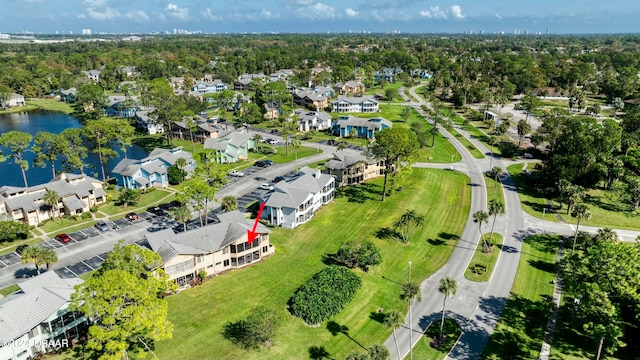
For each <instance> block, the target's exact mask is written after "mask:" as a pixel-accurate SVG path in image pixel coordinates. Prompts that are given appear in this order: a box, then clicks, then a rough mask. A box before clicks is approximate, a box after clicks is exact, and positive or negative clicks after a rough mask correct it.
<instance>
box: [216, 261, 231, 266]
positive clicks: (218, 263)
mask: <svg viewBox="0 0 640 360" xmlns="http://www.w3.org/2000/svg"><path fill="white" fill-rule="evenodd" d="M225 261H229V260H225ZM220 264H222V263H221V262H220V261H218V262H217V263H216V266H218V265H220ZM225 266H227V265H225Z"/></svg>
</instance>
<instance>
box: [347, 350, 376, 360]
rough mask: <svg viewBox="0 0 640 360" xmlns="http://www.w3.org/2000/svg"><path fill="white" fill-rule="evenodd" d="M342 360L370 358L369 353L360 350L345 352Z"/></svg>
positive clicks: (364, 359)
mask: <svg viewBox="0 0 640 360" xmlns="http://www.w3.org/2000/svg"><path fill="white" fill-rule="evenodd" d="M344 360H370V359H369V354H367V353H363V352H360V351H354V352H351V353H349V354H347V357H345V358H344Z"/></svg>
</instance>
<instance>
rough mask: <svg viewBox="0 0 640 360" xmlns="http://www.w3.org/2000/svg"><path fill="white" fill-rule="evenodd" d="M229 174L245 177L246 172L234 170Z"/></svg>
mask: <svg viewBox="0 0 640 360" xmlns="http://www.w3.org/2000/svg"><path fill="white" fill-rule="evenodd" d="M229 176H235V177H243V176H244V173H243V172H242V171H238V170H233V171H232V172H230V173H229Z"/></svg>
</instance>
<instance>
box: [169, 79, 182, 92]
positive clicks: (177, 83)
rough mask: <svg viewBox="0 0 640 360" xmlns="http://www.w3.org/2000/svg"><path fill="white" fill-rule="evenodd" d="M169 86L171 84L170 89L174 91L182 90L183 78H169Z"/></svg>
mask: <svg viewBox="0 0 640 360" xmlns="http://www.w3.org/2000/svg"><path fill="white" fill-rule="evenodd" d="M169 84H171V87H172V88H173V89H174V90H176V89H182V86H183V85H184V77H183V76H178V77H170V78H169Z"/></svg>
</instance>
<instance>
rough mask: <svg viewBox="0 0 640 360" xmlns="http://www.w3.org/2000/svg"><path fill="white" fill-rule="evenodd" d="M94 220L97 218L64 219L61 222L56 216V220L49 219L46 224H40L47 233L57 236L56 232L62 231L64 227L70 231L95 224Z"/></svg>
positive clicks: (66, 230)
mask: <svg viewBox="0 0 640 360" xmlns="http://www.w3.org/2000/svg"><path fill="white" fill-rule="evenodd" d="M94 222H95V220H93V219H91V218H88V219H80V220H73V219H62V223H60V219H58V218H56V219H54V220H51V221H47V222H45V223H44V224H40V228H41V229H42V230H43V231H44V232H45V233H47V234H49V236H55V235H56V234H58V233H60V232H62V229H64V231H65V232H67V233H70V232H74V231H77V230H81V229H84V228H87V227H91V226H93V223H94Z"/></svg>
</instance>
